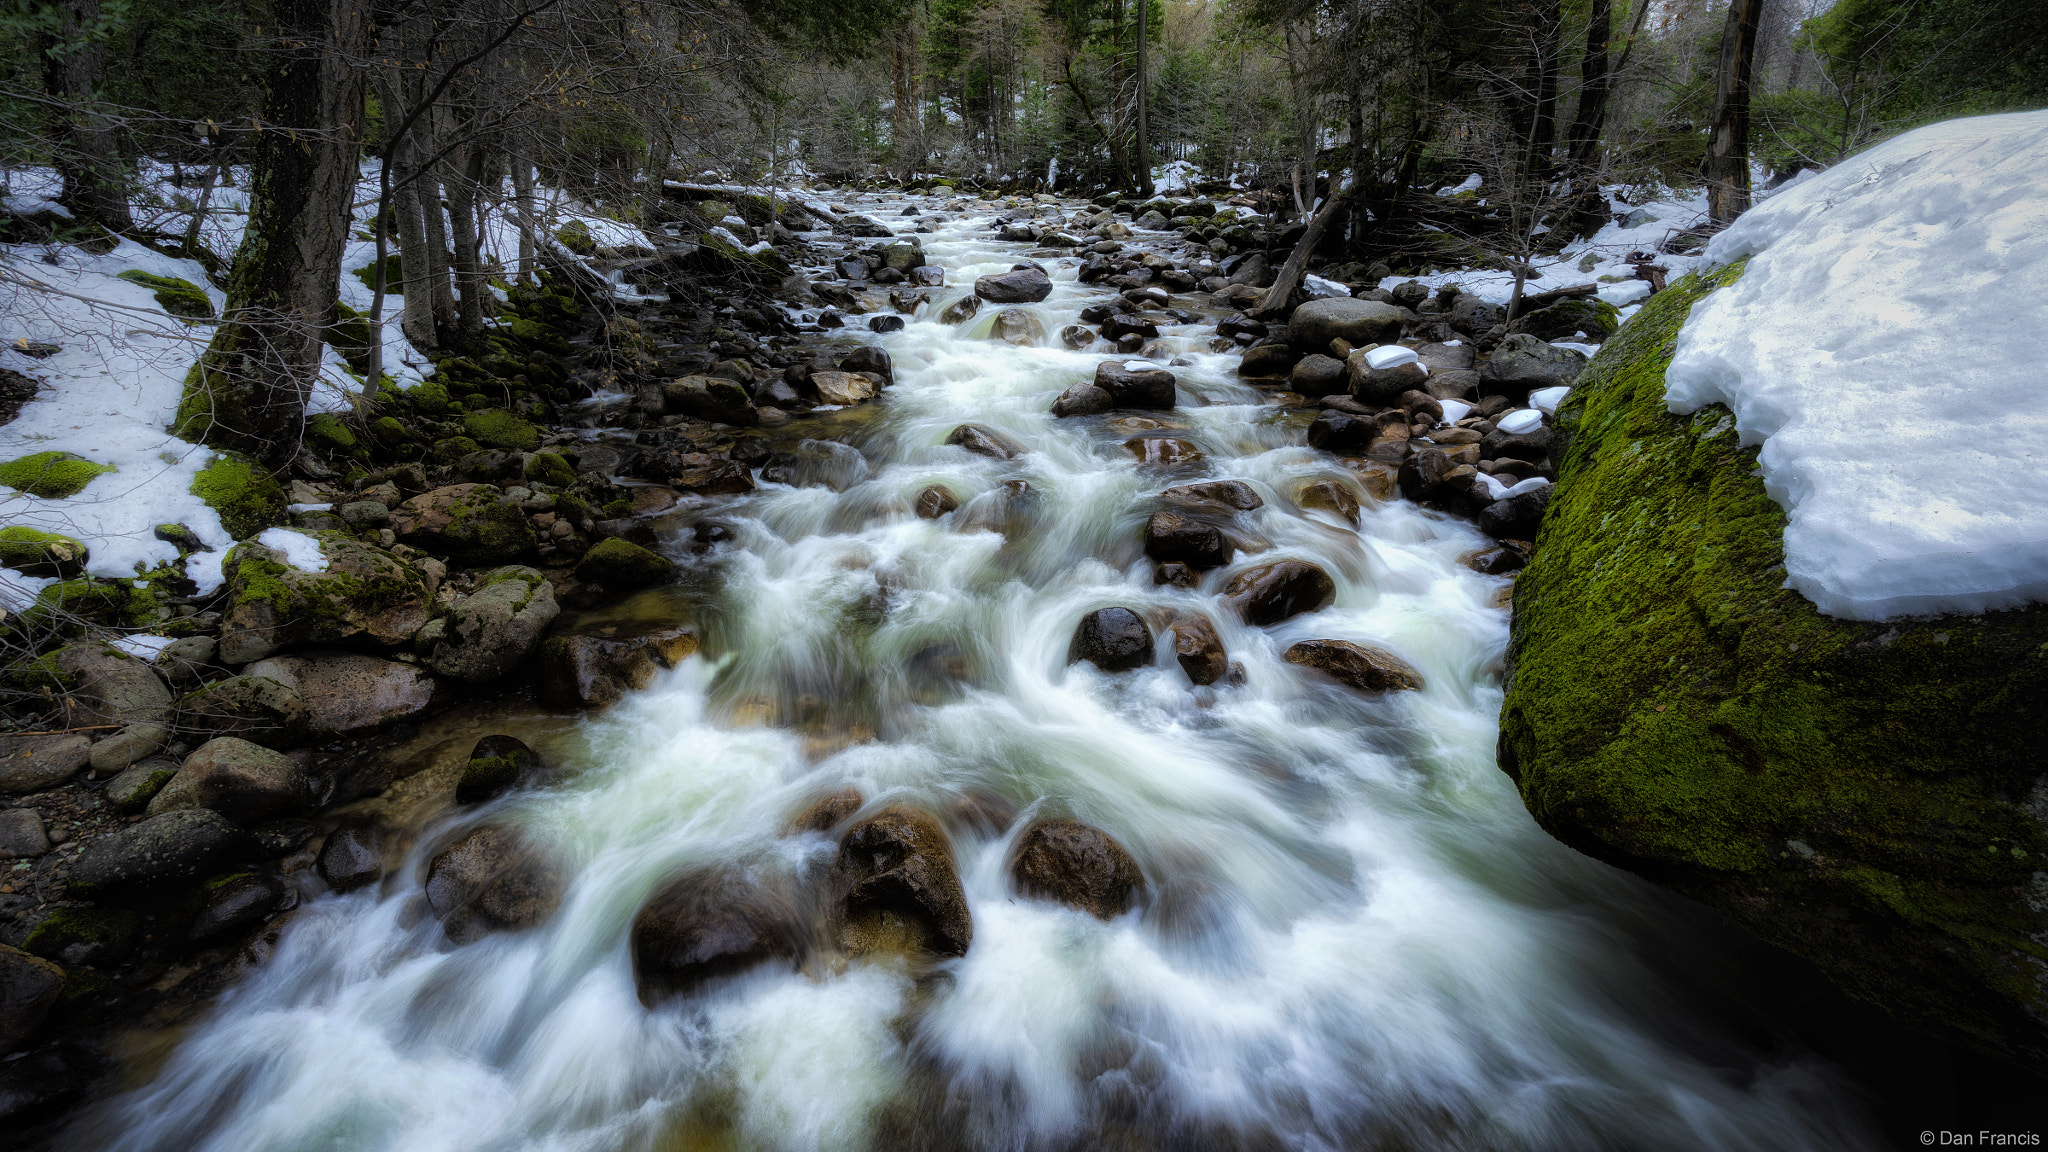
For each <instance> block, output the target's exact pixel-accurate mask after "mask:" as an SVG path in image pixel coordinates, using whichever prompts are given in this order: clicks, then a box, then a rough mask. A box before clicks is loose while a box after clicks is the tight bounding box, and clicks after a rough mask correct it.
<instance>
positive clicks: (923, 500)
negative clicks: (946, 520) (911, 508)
mask: <svg viewBox="0 0 2048 1152" xmlns="http://www.w3.org/2000/svg"><path fill="white" fill-rule="evenodd" d="M958 507H960V498H959V497H958V496H955V495H953V493H952V490H951V489H948V488H945V487H943V486H941V485H938V484H934V485H932V486H931V487H929V488H926V489H925V490H924V491H922V492H919V493H918V494H917V515H918V518H919V519H921V520H937V519H938V518H939V517H941V516H944V515H945V514H946V513H948V512H951V511H952V510H953V509H955V508H958Z"/></svg>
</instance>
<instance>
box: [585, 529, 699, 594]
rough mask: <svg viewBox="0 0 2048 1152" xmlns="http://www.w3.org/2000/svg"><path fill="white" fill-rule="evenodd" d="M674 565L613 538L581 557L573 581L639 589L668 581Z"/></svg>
mask: <svg viewBox="0 0 2048 1152" xmlns="http://www.w3.org/2000/svg"><path fill="white" fill-rule="evenodd" d="M675 573H676V566H675V562H674V561H672V560H670V559H668V558H667V557H665V556H658V555H656V554H655V553H653V552H650V551H648V550H647V549H645V548H642V547H641V546H639V545H638V544H634V543H632V542H630V541H626V540H621V539H619V538H618V537H616V536H614V537H612V538H611V539H609V540H604V541H601V542H600V543H599V544H598V545H597V547H595V548H592V549H591V550H590V551H588V552H585V553H584V554H583V559H582V560H580V561H578V562H577V564H576V578H577V579H578V580H588V581H592V582H595V583H599V584H609V585H611V586H613V587H616V588H640V587H644V586H646V585H648V584H659V583H661V582H663V581H665V580H669V579H672V578H673V577H674V576H675Z"/></svg>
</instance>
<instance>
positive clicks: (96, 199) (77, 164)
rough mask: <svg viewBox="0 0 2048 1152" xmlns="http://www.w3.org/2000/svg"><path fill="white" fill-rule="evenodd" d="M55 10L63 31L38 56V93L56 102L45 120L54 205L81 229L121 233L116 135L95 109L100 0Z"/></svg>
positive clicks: (103, 55)
mask: <svg viewBox="0 0 2048 1152" xmlns="http://www.w3.org/2000/svg"><path fill="white" fill-rule="evenodd" d="M58 11H59V12H60V13H61V14H62V19H63V32H62V33H61V35H60V37H59V39H57V40H56V41H55V42H49V43H45V44H44V45H43V53H42V56H43V90H44V92H45V93H46V94H47V95H49V97H50V98H51V99H52V100H55V101H59V102H60V104H59V106H58V107H57V108H56V110H55V111H53V112H52V113H51V117H50V119H51V123H50V129H51V135H52V138H53V140H54V142H55V147H54V148H53V149H52V152H53V156H52V165H53V166H54V167H55V168H56V169H57V175H58V177H59V178H60V179H61V180H62V181H63V190H62V191H61V192H59V193H58V195H57V200H58V203H61V204H63V205H64V207H66V208H69V209H70V210H71V214H72V216H73V217H75V218H76V219H77V220H78V221H79V222H80V223H82V224H91V225H97V226H99V227H101V228H105V229H108V230H109V231H112V232H117V233H125V232H127V231H128V230H129V229H131V228H133V227H134V226H135V222H134V220H133V219H131V218H130V216H129V214H128V191H127V182H126V180H125V179H124V177H123V173H122V170H121V154H120V148H119V138H118V130H117V129H116V128H115V127H114V124H113V122H112V121H111V120H110V119H109V118H108V116H107V114H106V113H105V111H103V110H102V109H101V108H100V105H99V93H98V91H97V89H98V88H99V86H100V83H101V81H102V80H103V79H104V78H105V76H106V63H107V50H106V45H105V43H104V42H103V34H102V30H101V28H100V0H63V3H62V4H60V5H59V6H58Z"/></svg>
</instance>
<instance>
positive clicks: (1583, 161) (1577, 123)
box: [1566, 0, 1648, 237]
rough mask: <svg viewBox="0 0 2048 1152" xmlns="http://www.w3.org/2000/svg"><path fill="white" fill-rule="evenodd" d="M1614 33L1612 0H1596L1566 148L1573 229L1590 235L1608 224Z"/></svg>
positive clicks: (1587, 33)
mask: <svg viewBox="0 0 2048 1152" xmlns="http://www.w3.org/2000/svg"><path fill="white" fill-rule="evenodd" d="M1644 6H1645V7H1647V6H1648V5H1647V3H1645V5H1644ZM1613 35H1614V9H1613V5H1612V3H1611V0H1592V11H1591V12H1590V13H1589V14H1588V16H1587V20H1586V54H1585V56H1584V57H1583V58H1582V59H1581V60H1580V62H1579V107H1578V111H1577V112H1575V113H1574V114H1573V115H1572V126H1571V130H1570V131H1569V133H1568V134H1567V141H1568V144H1567V148H1566V157H1567V159H1566V163H1567V165H1568V166H1569V167H1568V172H1569V174H1570V177H1571V181H1572V191H1573V193H1574V194H1575V198H1574V202H1573V216H1574V224H1573V227H1572V232H1573V234H1574V235H1579V236H1589V237H1590V236H1591V235H1592V234H1593V233H1595V232H1597V231H1599V230H1600V228H1601V227H1602V226H1603V225H1605V224H1606V223H1607V202H1606V199H1605V198H1604V197H1602V196H1601V195H1600V130H1601V129H1602V128H1603V127H1604V126H1605V125H1606V123H1607V97H1608V93H1609V91H1610V89H1611V86H1612V85H1611V81H1610V78H1609V75H1608V71H1607V41H1608V40H1609V39H1610V38H1612V37H1613Z"/></svg>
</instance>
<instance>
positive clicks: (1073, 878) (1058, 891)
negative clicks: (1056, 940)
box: [1010, 820, 1145, 920]
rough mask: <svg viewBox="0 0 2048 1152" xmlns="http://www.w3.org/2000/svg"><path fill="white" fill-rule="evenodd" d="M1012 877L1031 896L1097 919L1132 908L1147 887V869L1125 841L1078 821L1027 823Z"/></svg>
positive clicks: (1110, 918) (1022, 890) (1106, 918)
mask: <svg viewBox="0 0 2048 1152" xmlns="http://www.w3.org/2000/svg"><path fill="white" fill-rule="evenodd" d="M1010 878H1011V880H1012V882H1014V883H1015V884H1016V885H1017V891H1019V892H1021V893H1023V894H1024V895H1026V896H1032V897H1037V898H1039V899H1043V900H1053V901H1057V902H1058V903H1061V904H1065V905H1066V906H1067V907H1069V908H1078V909H1080V910H1081V911H1083V912H1086V913H1088V914H1089V915H1091V916H1094V917H1095V918H1096V919H1098V920H1114V919H1116V918H1117V917H1118V916H1121V915H1123V914H1124V913H1126V912H1128V911H1130V910H1131V906H1132V905H1133V904H1135V903H1136V902H1137V901H1138V900H1139V899H1140V898H1141V897H1142V896H1143V895H1144V892H1145V874H1144V873H1143V872H1141V871H1139V869H1138V862H1137V861H1136V860H1133V859H1132V858H1131V854H1130V853H1129V852H1128V851H1126V850H1125V849H1124V846H1123V845H1121V844H1119V843H1117V842H1116V840H1115V839H1114V838H1113V837H1111V836H1110V835H1109V833H1107V832H1104V831H1103V830H1102V829H1100V828H1094V827H1090V826H1089V825H1087V824H1082V823H1079V822H1078V821H1074V820H1040V821H1038V822H1037V823H1034V824H1033V825H1031V827H1029V828H1026V829H1025V830H1024V834H1023V835H1022V836H1019V837H1018V838H1017V848H1016V855H1015V856H1013V857H1012V858H1011V862H1010Z"/></svg>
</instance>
